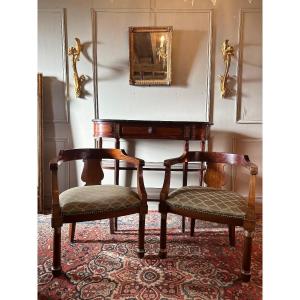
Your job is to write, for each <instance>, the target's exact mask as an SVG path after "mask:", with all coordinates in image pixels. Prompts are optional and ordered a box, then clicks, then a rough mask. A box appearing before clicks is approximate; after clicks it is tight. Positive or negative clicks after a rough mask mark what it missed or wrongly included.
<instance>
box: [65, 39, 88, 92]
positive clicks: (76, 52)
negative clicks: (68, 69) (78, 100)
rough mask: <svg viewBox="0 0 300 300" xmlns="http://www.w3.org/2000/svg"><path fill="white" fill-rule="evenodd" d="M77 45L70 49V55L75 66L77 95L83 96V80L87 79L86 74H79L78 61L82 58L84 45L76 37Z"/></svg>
mask: <svg viewBox="0 0 300 300" xmlns="http://www.w3.org/2000/svg"><path fill="white" fill-rule="evenodd" d="M75 41H76V47H71V48H69V49H68V55H70V56H72V66H73V76H74V86H75V93H76V97H80V96H81V92H82V86H83V82H84V81H85V80H86V78H85V76H84V75H81V76H80V77H79V76H78V72H77V62H78V61H79V58H80V53H81V50H82V45H81V44H80V39H79V38H75Z"/></svg>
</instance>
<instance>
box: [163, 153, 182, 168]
mask: <svg viewBox="0 0 300 300" xmlns="http://www.w3.org/2000/svg"><path fill="white" fill-rule="evenodd" d="M186 158H187V153H183V154H182V155H181V156H179V157H174V158H170V159H166V160H164V165H165V166H166V167H167V166H172V165H176V164H179V163H183V162H184V161H185V160H186Z"/></svg>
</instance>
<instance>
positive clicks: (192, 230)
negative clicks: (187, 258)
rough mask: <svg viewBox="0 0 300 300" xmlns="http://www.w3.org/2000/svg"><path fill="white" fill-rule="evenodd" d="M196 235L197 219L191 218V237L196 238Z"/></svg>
mask: <svg viewBox="0 0 300 300" xmlns="http://www.w3.org/2000/svg"><path fill="white" fill-rule="evenodd" d="M194 233H195V219H194V218H191V236H194Z"/></svg>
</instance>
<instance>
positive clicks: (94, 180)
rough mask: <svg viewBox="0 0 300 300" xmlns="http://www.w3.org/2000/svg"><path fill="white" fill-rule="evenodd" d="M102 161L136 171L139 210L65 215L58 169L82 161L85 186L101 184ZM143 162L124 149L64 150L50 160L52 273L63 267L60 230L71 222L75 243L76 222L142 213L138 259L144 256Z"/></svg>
mask: <svg viewBox="0 0 300 300" xmlns="http://www.w3.org/2000/svg"><path fill="white" fill-rule="evenodd" d="M102 159H115V160H124V161H127V162H129V163H131V164H133V165H135V167H136V169H137V194H138V197H139V199H140V201H141V205H140V207H137V208H127V209H122V210H119V211H113V212H105V213H92V214H91V213H87V214H80V215H79V214H78V215H63V213H62V211H61V207H60V204H59V188H58V180H57V171H58V166H60V165H61V164H62V163H64V162H69V161H73V160H83V162H84V167H83V172H82V175H81V179H82V180H83V181H84V182H85V183H86V185H98V184H101V180H102V179H103V177H104V174H103V170H102V168H101V160H102ZM143 166H144V161H143V160H142V159H138V158H135V157H131V156H128V155H127V154H126V153H125V151H124V150H122V149H95V148H91V149H71V150H61V151H60V152H59V155H58V157H57V158H55V159H53V160H51V162H50V170H51V173H52V180H51V181H52V219H51V226H52V227H53V229H54V237H53V266H52V273H53V275H54V276H58V275H60V274H61V272H62V268H61V227H62V225H63V224H64V223H70V240H71V242H73V241H74V233H75V224H76V222H83V221H91V220H100V219H107V218H115V217H119V216H125V215H129V214H134V213H139V237H138V256H139V257H140V258H142V257H144V253H145V250H144V236H145V214H147V212H148V206H147V194H146V190H145V186H144V180H143Z"/></svg>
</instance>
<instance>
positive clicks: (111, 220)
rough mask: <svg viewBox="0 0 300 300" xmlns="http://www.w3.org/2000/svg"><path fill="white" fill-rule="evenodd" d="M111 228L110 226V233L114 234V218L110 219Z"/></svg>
mask: <svg viewBox="0 0 300 300" xmlns="http://www.w3.org/2000/svg"><path fill="white" fill-rule="evenodd" d="M109 228H110V234H114V233H115V224H114V219H113V218H111V219H109Z"/></svg>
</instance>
